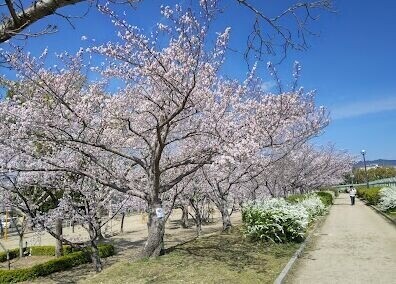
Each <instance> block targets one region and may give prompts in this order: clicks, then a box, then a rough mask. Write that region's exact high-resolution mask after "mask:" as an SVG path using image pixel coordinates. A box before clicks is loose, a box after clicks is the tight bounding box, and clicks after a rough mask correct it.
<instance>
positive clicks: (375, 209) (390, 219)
mask: <svg viewBox="0 0 396 284" xmlns="http://www.w3.org/2000/svg"><path fill="white" fill-rule="evenodd" d="M359 199H360V201H362V202H363V203H364V204H366V205H367V206H369V207H371V208H372V209H373V210H374V211H376V212H377V213H379V214H381V215H382V216H383V217H385V218H386V219H387V220H388V221H389V222H391V223H392V224H393V225H395V226H396V220H393V219H392V218H391V217H389V216H388V215H386V214H385V213H384V212H382V211H381V210H379V209H378V208H377V207H375V206H374V205H370V204H368V203H367V202H366V201H365V200H363V199H361V198H359Z"/></svg>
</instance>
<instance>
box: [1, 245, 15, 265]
mask: <svg viewBox="0 0 396 284" xmlns="http://www.w3.org/2000/svg"><path fill="white" fill-rule="evenodd" d="M9 254H10V259H13V258H16V257H18V256H19V248H16V249H10V250H9ZM4 261H7V252H5V251H2V252H0V262H4Z"/></svg>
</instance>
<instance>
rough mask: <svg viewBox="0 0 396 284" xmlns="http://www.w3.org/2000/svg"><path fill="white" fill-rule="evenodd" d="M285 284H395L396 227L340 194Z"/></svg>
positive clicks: (364, 206)
mask: <svg viewBox="0 0 396 284" xmlns="http://www.w3.org/2000/svg"><path fill="white" fill-rule="evenodd" d="M286 283H304V284H306V283H376V284H379V283H386V284H392V283H396V227H395V226H394V225H392V224H390V223H389V222H387V221H386V219H385V218H384V217H382V216H381V215H379V214H378V213H376V212H375V211H373V210H372V209H371V208H370V207H368V206H366V205H365V204H363V203H362V202H361V201H360V200H357V201H356V205H355V206H351V205H350V201H349V196H348V195H347V194H341V195H340V196H339V197H338V198H337V199H336V200H335V204H334V206H332V208H331V210H330V214H329V216H327V218H326V220H325V222H324V223H323V224H322V226H321V227H320V228H319V230H317V232H316V234H315V235H314V237H313V239H312V242H311V244H310V245H308V247H307V248H306V250H305V253H304V255H303V256H302V257H301V258H300V259H299V260H298V261H297V263H296V265H295V267H294V268H293V271H292V272H291V274H290V275H289V277H288V279H287V281H286Z"/></svg>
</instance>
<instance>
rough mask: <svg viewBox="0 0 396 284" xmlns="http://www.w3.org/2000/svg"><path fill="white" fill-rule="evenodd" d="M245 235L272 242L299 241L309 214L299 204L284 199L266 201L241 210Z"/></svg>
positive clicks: (302, 237)
mask: <svg viewBox="0 0 396 284" xmlns="http://www.w3.org/2000/svg"><path fill="white" fill-rule="evenodd" d="M243 220H244V222H245V224H246V229H247V234H248V235H249V236H251V237H252V238H255V239H260V240H270V241H273V242H287V241H301V240H303V239H304V234H305V231H306V228H307V227H308V222H309V214H308V212H307V210H306V209H305V208H304V207H303V206H302V205H301V204H290V203H288V202H286V201H285V200H284V199H275V198H274V199H267V200H263V201H261V202H259V203H252V204H247V205H246V206H245V207H244V208H243Z"/></svg>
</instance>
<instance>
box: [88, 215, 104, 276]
mask: <svg viewBox="0 0 396 284" xmlns="http://www.w3.org/2000/svg"><path fill="white" fill-rule="evenodd" d="M97 236H98V230H97V229H96V228H95V227H94V226H93V224H92V223H91V222H90V223H89V238H90V244H91V252H90V256H91V260H92V264H93V265H94V267H95V271H96V272H101V271H102V261H101V260H100V256H99V249H98V246H97V240H96V239H97Z"/></svg>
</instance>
